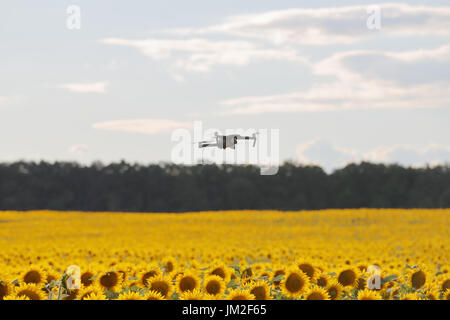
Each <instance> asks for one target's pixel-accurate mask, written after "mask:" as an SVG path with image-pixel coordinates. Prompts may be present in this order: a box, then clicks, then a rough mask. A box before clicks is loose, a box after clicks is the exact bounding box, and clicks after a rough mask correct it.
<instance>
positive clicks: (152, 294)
mask: <svg viewBox="0 0 450 320" xmlns="http://www.w3.org/2000/svg"><path fill="white" fill-rule="evenodd" d="M144 300H164V297H163V295H162V294H161V293H159V292H158V291H154V290H148V291H147V293H146V294H145V296H144Z"/></svg>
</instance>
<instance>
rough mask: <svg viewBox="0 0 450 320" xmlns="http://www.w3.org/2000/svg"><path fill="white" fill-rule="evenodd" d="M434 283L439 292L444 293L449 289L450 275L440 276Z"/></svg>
mask: <svg viewBox="0 0 450 320" xmlns="http://www.w3.org/2000/svg"><path fill="white" fill-rule="evenodd" d="M436 281H437V284H438V289H439V290H440V291H442V292H445V291H446V290H447V289H450V273H443V274H440V275H439V276H438V278H437V280H436Z"/></svg>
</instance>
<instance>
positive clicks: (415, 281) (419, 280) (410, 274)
mask: <svg viewBox="0 0 450 320" xmlns="http://www.w3.org/2000/svg"><path fill="white" fill-rule="evenodd" d="M405 278H406V280H407V283H408V285H409V286H410V287H411V288H414V289H416V290H417V289H420V288H422V287H423V286H424V285H425V284H426V283H427V278H428V275H427V269H426V268H424V267H417V268H410V269H408V270H407V271H406V274H405Z"/></svg>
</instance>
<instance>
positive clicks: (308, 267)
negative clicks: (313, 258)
mask: <svg viewBox="0 0 450 320" xmlns="http://www.w3.org/2000/svg"><path fill="white" fill-rule="evenodd" d="M295 264H296V265H297V267H298V268H299V269H300V270H301V271H303V273H304V274H306V275H307V276H308V278H309V281H310V282H315V281H316V279H317V277H318V276H319V272H320V271H319V270H318V269H316V268H314V265H313V264H312V263H311V262H309V261H306V260H298V261H297V262H296V263H295Z"/></svg>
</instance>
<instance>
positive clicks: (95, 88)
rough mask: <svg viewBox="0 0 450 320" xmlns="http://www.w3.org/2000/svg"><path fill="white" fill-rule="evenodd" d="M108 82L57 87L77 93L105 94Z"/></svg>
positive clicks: (69, 84) (70, 84)
mask: <svg viewBox="0 0 450 320" xmlns="http://www.w3.org/2000/svg"><path fill="white" fill-rule="evenodd" d="M107 86H108V82H106V81H100V82H89V83H65V84H61V85H59V86H58V87H59V88H63V89H67V90H69V91H72V92H78V93H105V92H106V87H107Z"/></svg>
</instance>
